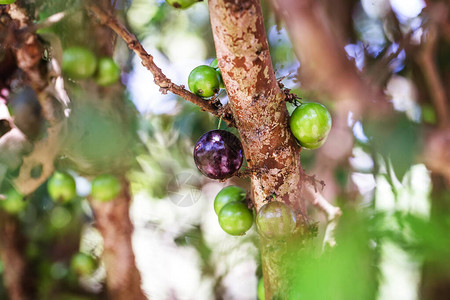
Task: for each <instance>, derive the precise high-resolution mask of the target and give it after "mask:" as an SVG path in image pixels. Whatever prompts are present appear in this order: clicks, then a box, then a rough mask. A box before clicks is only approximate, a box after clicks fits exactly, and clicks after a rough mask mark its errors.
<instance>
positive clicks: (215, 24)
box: [209, 0, 306, 299]
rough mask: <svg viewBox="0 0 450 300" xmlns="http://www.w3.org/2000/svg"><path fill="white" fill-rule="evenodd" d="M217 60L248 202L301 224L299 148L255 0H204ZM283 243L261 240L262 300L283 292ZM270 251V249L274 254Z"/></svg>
mask: <svg viewBox="0 0 450 300" xmlns="http://www.w3.org/2000/svg"><path fill="white" fill-rule="evenodd" d="M209 11H210V19H211V26H212V30H213V35H214V42H215V46H216V52H217V59H218V62H219V67H220V70H221V72H222V76H223V79H224V82H225V86H226V89H227V93H228V97H229V102H230V106H231V110H232V112H233V114H234V118H235V122H236V127H237V129H238V130H239V133H240V135H241V139H242V142H243V146H244V151H245V156H246V159H247V162H248V166H249V168H250V169H251V170H252V175H251V179H252V195H253V203H254V205H255V208H256V210H257V211H258V210H259V209H260V208H261V206H262V205H264V203H265V201H266V200H267V199H271V198H272V195H276V199H277V200H280V201H283V202H285V203H286V204H288V205H289V206H290V207H291V208H293V209H294V211H295V212H296V213H297V215H298V216H299V220H300V221H302V220H303V219H304V218H306V211H305V203H304V201H303V199H302V198H301V181H302V174H303V173H302V169H301V165H300V150H301V149H300V147H299V146H298V145H297V143H296V141H295V139H294V137H293V135H292V134H291V132H290V130H289V128H288V112H287V110H286V105H285V101H284V100H285V95H284V93H283V92H282V91H281V90H280V88H279V85H278V82H277V80H276V78H275V74H274V71H273V68H272V61H271V58H270V53H269V46H268V43H267V38H266V33H265V29H264V23H263V17H262V12H261V6H260V3H259V1H258V0H249V1H237V0H210V1H209ZM289 243H294V241H288V242H286V243H284V242H283V243H282V245H277V247H272V246H273V245H270V243H269V242H268V241H264V240H261V253H262V257H263V258H262V260H263V273H264V284H265V289H266V299H271V298H272V295H274V294H275V293H277V292H279V291H281V290H282V289H283V288H282V286H283V283H282V279H283V278H284V276H283V275H282V274H281V273H282V271H281V269H280V262H281V259H282V256H283V254H284V253H285V251H286V247H287V246H288V244H289ZM274 249H276V250H274Z"/></svg>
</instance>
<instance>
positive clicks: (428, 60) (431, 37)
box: [418, 20, 449, 128]
mask: <svg viewBox="0 0 450 300" xmlns="http://www.w3.org/2000/svg"><path fill="white" fill-rule="evenodd" d="M430 23H431V24H430V25H429V26H428V32H427V34H426V35H425V36H426V40H425V42H424V46H423V49H422V51H421V53H420V54H419V56H418V63H419V65H420V67H421V68H422V71H423V73H424V78H425V81H426V84H427V85H428V89H429V92H430V96H431V99H432V101H433V105H434V107H435V110H436V113H437V115H438V121H439V126H440V127H441V128H444V127H446V126H447V125H448V122H449V116H448V106H447V99H446V95H445V88H444V85H443V83H442V81H441V78H440V77H439V70H438V68H437V66H436V63H435V61H434V60H435V54H436V45H437V41H438V34H439V32H438V27H437V26H438V24H436V23H437V21H436V22H433V20H431V21H430Z"/></svg>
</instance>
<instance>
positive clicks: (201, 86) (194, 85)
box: [188, 65, 220, 98]
mask: <svg viewBox="0 0 450 300" xmlns="http://www.w3.org/2000/svg"><path fill="white" fill-rule="evenodd" d="M188 85H189V89H190V90H191V92H193V93H194V94H196V95H197V96H200V97H203V98H208V97H211V96H213V95H214V94H215V93H217V92H218V91H219V89H220V78H219V74H218V73H217V71H216V70H215V69H214V68H211V67H210V66H204V65H203V66H198V67H196V68H195V69H193V70H192V71H191V73H190V74H189V78H188Z"/></svg>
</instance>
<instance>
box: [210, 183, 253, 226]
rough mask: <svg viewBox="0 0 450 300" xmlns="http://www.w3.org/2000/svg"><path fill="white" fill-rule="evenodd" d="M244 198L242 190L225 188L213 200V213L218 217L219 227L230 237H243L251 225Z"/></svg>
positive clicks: (250, 215)
mask: <svg viewBox="0 0 450 300" xmlns="http://www.w3.org/2000/svg"><path fill="white" fill-rule="evenodd" d="M245 198H246V192H245V190H244V189H242V188H240V187H238V186H227V187H225V188H223V189H222V190H221V191H220V192H219V193H218V194H217V196H216V198H215V199H214V211H215V212H216V214H217V216H218V217H219V224H220V227H222V229H223V230H224V231H225V232H226V233H228V234H230V235H243V234H245V233H246V232H247V231H248V230H249V229H250V228H251V227H252V225H253V214H252V211H251V210H250V209H248V207H247V204H246V203H245Z"/></svg>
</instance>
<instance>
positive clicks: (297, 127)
mask: <svg viewBox="0 0 450 300" xmlns="http://www.w3.org/2000/svg"><path fill="white" fill-rule="evenodd" d="M289 125H290V127H291V131H292V133H293V134H294V136H295V138H296V139H297V140H298V142H299V143H300V145H301V146H302V147H304V148H307V149H317V148H319V147H320V146H322V145H323V143H325V141H326V139H327V137H328V133H329V132H330V129H331V115H330V113H329V112H328V110H327V109H326V107H325V106H323V105H322V104H320V103H304V104H302V105H300V106H299V107H297V108H296V109H295V110H294V112H293V113H292V115H291V119H290V121H289Z"/></svg>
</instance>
